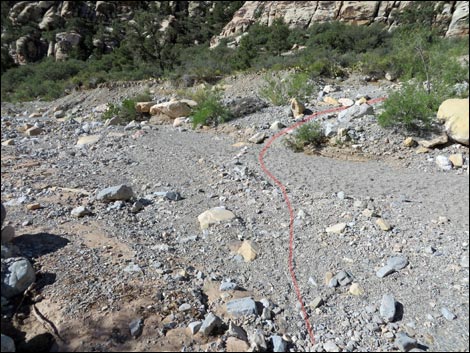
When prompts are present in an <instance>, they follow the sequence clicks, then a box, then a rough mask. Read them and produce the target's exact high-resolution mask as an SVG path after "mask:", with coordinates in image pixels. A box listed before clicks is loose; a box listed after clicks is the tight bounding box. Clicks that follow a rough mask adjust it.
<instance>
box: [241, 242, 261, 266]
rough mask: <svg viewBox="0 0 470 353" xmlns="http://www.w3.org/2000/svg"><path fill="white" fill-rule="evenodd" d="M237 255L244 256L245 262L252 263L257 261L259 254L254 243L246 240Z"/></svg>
mask: <svg viewBox="0 0 470 353" xmlns="http://www.w3.org/2000/svg"><path fill="white" fill-rule="evenodd" d="M237 253H238V254H240V255H241V256H243V259H244V260H245V262H250V261H253V260H254V259H256V256H257V253H258V252H257V251H256V249H255V247H254V245H253V242H251V241H249V240H245V241H244V242H243V243H242V245H241V246H240V248H239V249H238V251H237Z"/></svg>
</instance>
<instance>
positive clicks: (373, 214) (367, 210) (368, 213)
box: [362, 208, 376, 218]
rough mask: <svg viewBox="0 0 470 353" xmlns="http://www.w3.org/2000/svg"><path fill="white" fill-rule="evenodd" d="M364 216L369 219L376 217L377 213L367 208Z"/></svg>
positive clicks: (363, 212)
mask: <svg viewBox="0 0 470 353" xmlns="http://www.w3.org/2000/svg"><path fill="white" fill-rule="evenodd" d="M362 214H363V215H364V216H365V217H368V218H370V217H375V216H376V214H375V212H374V211H373V210H370V209H368V208H366V209H365V210H364V211H362Z"/></svg>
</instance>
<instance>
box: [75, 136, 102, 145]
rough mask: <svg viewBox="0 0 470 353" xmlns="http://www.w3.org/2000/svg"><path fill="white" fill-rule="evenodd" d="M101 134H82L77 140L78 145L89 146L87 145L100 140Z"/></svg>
mask: <svg viewBox="0 0 470 353" xmlns="http://www.w3.org/2000/svg"><path fill="white" fill-rule="evenodd" d="M100 138H101V136H100V135H88V136H82V137H80V138H79V139H78V141H77V146H79V147H81V146H87V145H92V144H94V143H97V142H98V141H99V140H100Z"/></svg>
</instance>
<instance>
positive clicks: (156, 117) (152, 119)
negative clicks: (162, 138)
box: [149, 114, 172, 125]
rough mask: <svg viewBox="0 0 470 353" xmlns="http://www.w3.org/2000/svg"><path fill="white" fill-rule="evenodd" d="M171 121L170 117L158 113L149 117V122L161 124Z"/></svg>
mask: <svg viewBox="0 0 470 353" xmlns="http://www.w3.org/2000/svg"><path fill="white" fill-rule="evenodd" d="M171 121H172V119H171V118H170V117H169V116H168V115H165V114H158V115H153V116H152V117H150V119H149V124H152V125H163V124H166V123H169V122H171Z"/></svg>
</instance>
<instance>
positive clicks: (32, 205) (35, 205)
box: [26, 202, 41, 211]
mask: <svg viewBox="0 0 470 353" xmlns="http://www.w3.org/2000/svg"><path fill="white" fill-rule="evenodd" d="M26 208H27V209H28V210H30V211H34V210H37V209H40V208H41V204H40V203H37V202H35V203H30V204H29V205H26Z"/></svg>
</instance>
